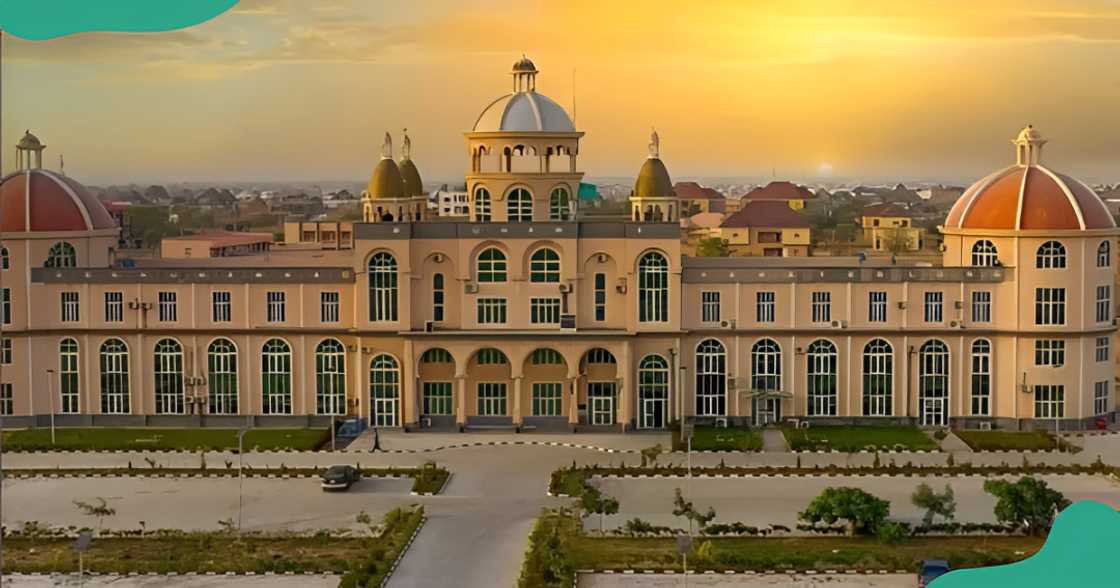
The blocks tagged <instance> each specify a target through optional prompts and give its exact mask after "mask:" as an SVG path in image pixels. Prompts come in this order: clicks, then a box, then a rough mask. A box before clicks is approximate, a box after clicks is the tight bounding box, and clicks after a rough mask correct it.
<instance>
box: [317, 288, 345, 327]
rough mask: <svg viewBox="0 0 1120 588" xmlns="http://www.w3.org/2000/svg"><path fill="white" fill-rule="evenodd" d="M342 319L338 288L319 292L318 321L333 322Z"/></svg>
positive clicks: (340, 298)
mask: <svg viewBox="0 0 1120 588" xmlns="http://www.w3.org/2000/svg"><path fill="white" fill-rule="evenodd" d="M341 319H342V293H341V292H339V291H338V290H323V291H321V292H319V322H321V323H324V324H334V323H339V322H341Z"/></svg>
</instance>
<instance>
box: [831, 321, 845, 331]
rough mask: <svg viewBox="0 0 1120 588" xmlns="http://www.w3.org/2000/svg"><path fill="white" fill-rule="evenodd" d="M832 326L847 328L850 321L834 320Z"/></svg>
mask: <svg viewBox="0 0 1120 588" xmlns="http://www.w3.org/2000/svg"><path fill="white" fill-rule="evenodd" d="M832 328H834V329H846V328H848V321H832Z"/></svg>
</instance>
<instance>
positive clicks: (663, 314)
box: [638, 251, 669, 323]
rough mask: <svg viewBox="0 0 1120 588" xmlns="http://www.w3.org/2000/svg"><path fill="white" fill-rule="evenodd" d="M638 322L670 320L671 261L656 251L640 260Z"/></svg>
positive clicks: (664, 321) (665, 321)
mask: <svg viewBox="0 0 1120 588" xmlns="http://www.w3.org/2000/svg"><path fill="white" fill-rule="evenodd" d="M638 322H642V323H667V322H669V262H668V261H667V260H666V259H665V256H664V255H661V254H660V253H657V252H656V251H651V252H649V253H647V254H645V255H643V256H642V259H641V260H640V261H638Z"/></svg>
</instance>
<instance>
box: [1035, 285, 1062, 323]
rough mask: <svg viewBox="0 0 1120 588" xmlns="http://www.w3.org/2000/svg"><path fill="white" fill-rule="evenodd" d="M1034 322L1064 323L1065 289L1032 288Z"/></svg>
mask: <svg viewBox="0 0 1120 588" xmlns="http://www.w3.org/2000/svg"><path fill="white" fill-rule="evenodd" d="M1034 324H1036V325H1064V324H1066V289H1065V288H1035V289H1034Z"/></svg>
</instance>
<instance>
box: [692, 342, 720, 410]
mask: <svg viewBox="0 0 1120 588" xmlns="http://www.w3.org/2000/svg"><path fill="white" fill-rule="evenodd" d="M726 409H727V351H726V350H725V349H724V347H723V343H720V342H719V341H716V340H715V339H705V340H704V341H701V342H700V344H699V345H697V346H696V416H723V415H724V414H726Z"/></svg>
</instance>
